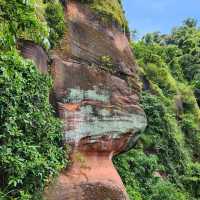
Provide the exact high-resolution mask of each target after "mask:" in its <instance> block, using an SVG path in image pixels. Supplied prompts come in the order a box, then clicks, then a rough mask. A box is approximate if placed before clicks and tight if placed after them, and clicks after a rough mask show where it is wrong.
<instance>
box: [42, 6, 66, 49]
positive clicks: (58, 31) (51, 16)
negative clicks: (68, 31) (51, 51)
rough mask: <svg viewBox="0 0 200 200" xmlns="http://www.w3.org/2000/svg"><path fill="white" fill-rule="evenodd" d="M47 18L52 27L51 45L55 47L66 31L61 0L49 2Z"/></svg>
mask: <svg viewBox="0 0 200 200" xmlns="http://www.w3.org/2000/svg"><path fill="white" fill-rule="evenodd" d="M45 18H46V20H47V24H48V26H49V27H50V35H49V40H50V44H51V47H55V45H56V44H57V43H58V41H59V40H60V39H61V38H62V37H63V35H64V31H65V23H64V12H63V8H62V6H61V4H60V3H59V2H54V3H48V4H47V7H46V14H45Z"/></svg>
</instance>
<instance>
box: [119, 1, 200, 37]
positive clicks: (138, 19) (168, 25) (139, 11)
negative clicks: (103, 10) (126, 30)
mask: <svg viewBox="0 0 200 200" xmlns="http://www.w3.org/2000/svg"><path fill="white" fill-rule="evenodd" d="M123 4H124V9H125V12H126V17H127V19H128V22H129V27H130V29H131V30H135V29H136V30H137V31H138V33H139V35H138V36H139V37H142V36H143V35H144V34H145V33H149V32H155V31H160V32H161V33H169V32H170V30H171V29H172V28H173V27H175V26H178V25H181V23H182V21H184V20H185V19H186V18H188V17H193V18H195V19H197V20H198V21H199V22H200V0H123Z"/></svg>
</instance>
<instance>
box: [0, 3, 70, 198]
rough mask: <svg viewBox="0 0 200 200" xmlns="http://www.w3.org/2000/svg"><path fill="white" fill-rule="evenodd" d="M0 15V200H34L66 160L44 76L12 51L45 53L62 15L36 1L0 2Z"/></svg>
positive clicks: (59, 30)
mask: <svg viewBox="0 0 200 200" xmlns="http://www.w3.org/2000/svg"><path fill="white" fill-rule="evenodd" d="M51 8H52V10H51ZM49 10H50V11H51V13H50V11H49ZM0 11H1V12H0V50H1V52H0V121H1V124H0V145H1V146H0V188H1V189H0V199H3V200H4V199H5V200H6V199H8V200H9V199H15V200H28V199H39V198H40V195H41V192H42V191H43V189H44V187H45V185H46V184H48V182H49V181H50V180H51V179H52V177H53V176H54V175H56V174H57V173H58V172H59V170H60V169H61V168H62V167H64V166H65V165H66V162H67V159H66V155H65V151H64V150H63V149H62V148H61V142H62V138H63V135H62V125H61V122H60V121H59V120H58V119H56V118H55V117H54V113H53V112H52V108H51V106H50V104H49V90H50V89H51V84H52V83H51V79H50V77H49V76H47V75H42V74H41V73H40V72H39V71H37V68H36V66H35V65H34V64H33V63H32V62H30V61H27V60H24V59H23V58H22V57H21V56H20V55H19V53H18V52H17V50H16V48H17V46H18V41H19V40H31V41H33V42H35V43H37V44H40V45H42V46H43V47H45V48H46V49H48V48H49V39H51V40H52V43H53V44H54V45H55V43H56V42H57V41H58V39H59V38H60V37H62V31H63V30H64V28H63V20H64V16H63V14H62V12H63V11H62V8H61V6H60V5H59V4H58V2H57V1H51V5H50V2H49V3H48V4H46V2H43V1H42V0H30V1H24V0H19V1H18V0H9V1H5V0H0ZM50 14H51V16H50ZM45 17H47V19H48V24H47V22H46V18H45ZM52 17H53V19H51V18H52ZM54 22H56V24H53V23H54ZM49 29H50V35H49ZM52 30H54V32H55V33H56V34H57V35H58V37H56V39H55V38H53V37H52V36H51V35H52V34H51V33H52Z"/></svg>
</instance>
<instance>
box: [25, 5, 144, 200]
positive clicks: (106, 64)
mask: <svg viewBox="0 0 200 200" xmlns="http://www.w3.org/2000/svg"><path fill="white" fill-rule="evenodd" d="M65 6H66V7H65V15H66V16H65V18H66V24H67V25H68V28H67V32H66V33H65V36H64V38H63V39H62V41H61V43H60V46H59V47H58V48H56V49H54V50H53V51H52V55H51V61H52V62H51V63H52V64H51V74H52V77H53V79H54V86H53V91H52V94H51V102H52V104H53V105H54V107H55V110H56V112H57V114H58V116H59V117H60V118H61V119H62V120H63V122H64V142H65V143H66V144H70V145H71V146H72V150H71V155H70V156H71V160H72V163H71V166H70V167H69V169H66V170H63V172H62V173H61V174H60V176H59V177H58V178H57V180H56V181H55V183H53V184H52V185H50V186H49V187H48V188H47V189H46V191H45V195H44V197H45V199H47V200H93V199H96V200H127V199H128V197H127V194H126V191H125V189H124V186H123V183H122V182H121V179H120V177H119V175H118V173H117V171H116V170H115V168H114V166H113V164H112V157H113V156H114V155H117V154H119V153H120V152H123V151H126V150H128V149H130V148H132V147H133V145H134V142H135V140H136V139H137V133H138V132H140V131H142V130H144V128H145V127H146V117H145V114H144V112H143V110H142V109H141V108H140V106H139V97H138V96H139V92H140V87H139V84H138V80H137V68H136V63H135V61H134V58H133V55H132V51H131V49H130V47H129V41H128V39H127V37H126V34H125V33H123V31H122V30H121V28H119V26H117V25H116V23H112V21H111V22H110V23H108V22H104V21H102V19H101V18H100V17H99V16H98V14H96V13H95V12H94V11H92V10H91V9H90V7H89V5H87V4H82V3H78V1H68V3H67V4H66V5H65ZM22 53H23V55H24V56H25V57H27V58H30V59H33V60H34V61H35V62H36V64H37V65H38V67H39V69H40V70H41V71H42V72H47V67H46V66H47V61H46V56H44V54H43V52H41V50H40V48H39V47H37V46H34V45H32V44H31V43H28V42H25V43H24V45H23V46H22Z"/></svg>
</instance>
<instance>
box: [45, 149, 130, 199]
mask: <svg viewBox="0 0 200 200" xmlns="http://www.w3.org/2000/svg"><path fill="white" fill-rule="evenodd" d="M72 157H73V160H74V163H73V164H72V165H71V167H70V168H69V169H68V170H66V171H63V172H62V173H61V175H60V176H59V177H58V179H57V180H56V181H55V183H53V184H52V185H51V186H49V187H48V188H47V190H46V194H45V199H46V200H94V199H95V200H128V196H127V194H126V192H125V189H124V186H123V184H122V182H121V179H120V177H119V175H118V173H117V171H116V170H115V168H114V166H113V164H112V160H111V155H110V157H109V155H105V154H99V155H97V154H93V153H92V154H91V153H90V154H88V153H87V154H86V153H85V154H83V153H80V152H75V153H73V155H72Z"/></svg>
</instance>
